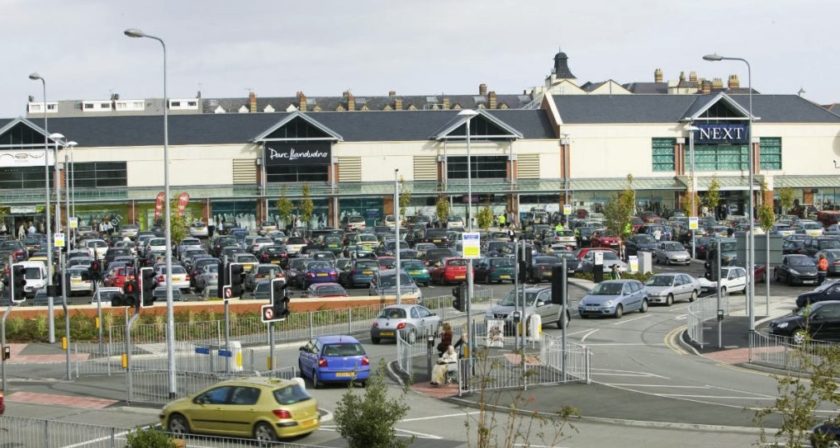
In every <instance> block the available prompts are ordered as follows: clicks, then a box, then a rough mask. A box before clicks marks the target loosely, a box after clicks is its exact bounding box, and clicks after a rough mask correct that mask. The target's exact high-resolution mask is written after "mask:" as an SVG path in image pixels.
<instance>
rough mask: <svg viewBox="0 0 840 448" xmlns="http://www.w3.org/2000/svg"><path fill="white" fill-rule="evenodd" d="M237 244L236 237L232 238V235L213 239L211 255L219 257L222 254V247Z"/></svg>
mask: <svg viewBox="0 0 840 448" xmlns="http://www.w3.org/2000/svg"><path fill="white" fill-rule="evenodd" d="M237 245H238V243H237V242H236V239H235V238H233V237H222V238H217V239H216V240H215V241H213V250H212V252H213V255H215V256H216V257H220V256H221V255H222V249H224V248H225V247H228V246H237Z"/></svg>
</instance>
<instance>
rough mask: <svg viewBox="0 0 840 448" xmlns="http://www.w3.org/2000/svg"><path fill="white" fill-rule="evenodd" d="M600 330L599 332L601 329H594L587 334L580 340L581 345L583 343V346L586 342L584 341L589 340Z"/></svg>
mask: <svg viewBox="0 0 840 448" xmlns="http://www.w3.org/2000/svg"><path fill="white" fill-rule="evenodd" d="M598 330H599V329H598V328H596V329H594V330H591V331H589V333H586V334H585V335H583V337H582V338H580V343H581V344H583V342H584V341H586V338H588V337H589V336H592V335H593V334H595V333H597V332H598Z"/></svg>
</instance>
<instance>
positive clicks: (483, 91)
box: [478, 83, 487, 96]
mask: <svg viewBox="0 0 840 448" xmlns="http://www.w3.org/2000/svg"><path fill="white" fill-rule="evenodd" d="M478 94H479V95H481V96H486V95H487V84H484V83H481V84H479V85H478Z"/></svg>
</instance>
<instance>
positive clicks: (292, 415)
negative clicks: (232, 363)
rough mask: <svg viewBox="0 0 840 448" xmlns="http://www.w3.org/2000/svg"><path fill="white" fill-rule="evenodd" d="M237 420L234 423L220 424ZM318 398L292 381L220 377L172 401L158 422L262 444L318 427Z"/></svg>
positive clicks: (175, 430)
mask: <svg viewBox="0 0 840 448" xmlns="http://www.w3.org/2000/svg"><path fill="white" fill-rule="evenodd" d="M232 418H235V421H236V422H237V424H222V423H221V422H226V421H231V419H232ZM320 419H321V418H320V414H319V412H318V402H317V401H316V400H315V399H314V398H312V396H310V395H309V393H307V392H306V389H304V388H303V386H302V385H301V384H300V383H298V382H297V381H294V380H281V379H275V378H268V377H253V378H237V379H232V380H226V381H222V382H220V383H216V384H214V385H212V386H210V387H207V388H205V389H202V390H200V391H199V392H197V393H195V394H192V395H188V396H186V397H184V398H181V399H178V400H175V401H173V402H170V403H169V404H167V405H166V406H164V408H163V409H162V410H161V411H160V423H161V425H162V426H163V427H164V428H166V429H167V431H169V432H170V433H173V434H176V435H177V434H187V433H198V434H211V435H215V436H234V437H248V438H254V439H256V440H257V441H258V442H261V443H270V442H274V441H276V440H278V439H280V438H288V437H298V436H303V435H305V434H309V433H311V432H313V431H315V430H317V429H318V428H319V427H320V421H321V420H320Z"/></svg>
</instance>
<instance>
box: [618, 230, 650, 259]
mask: <svg viewBox="0 0 840 448" xmlns="http://www.w3.org/2000/svg"><path fill="white" fill-rule="evenodd" d="M658 245H659V241H657V240H656V239H655V238H654V237H653V236H652V235H648V234H646V233H640V234H636V235H632V236H630V238H628V239H627V242H626V244H625V246H624V250H625V252H626V253H627V255H638V254H639V252H651V253H653V251H655V250H656V247H657V246H658Z"/></svg>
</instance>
